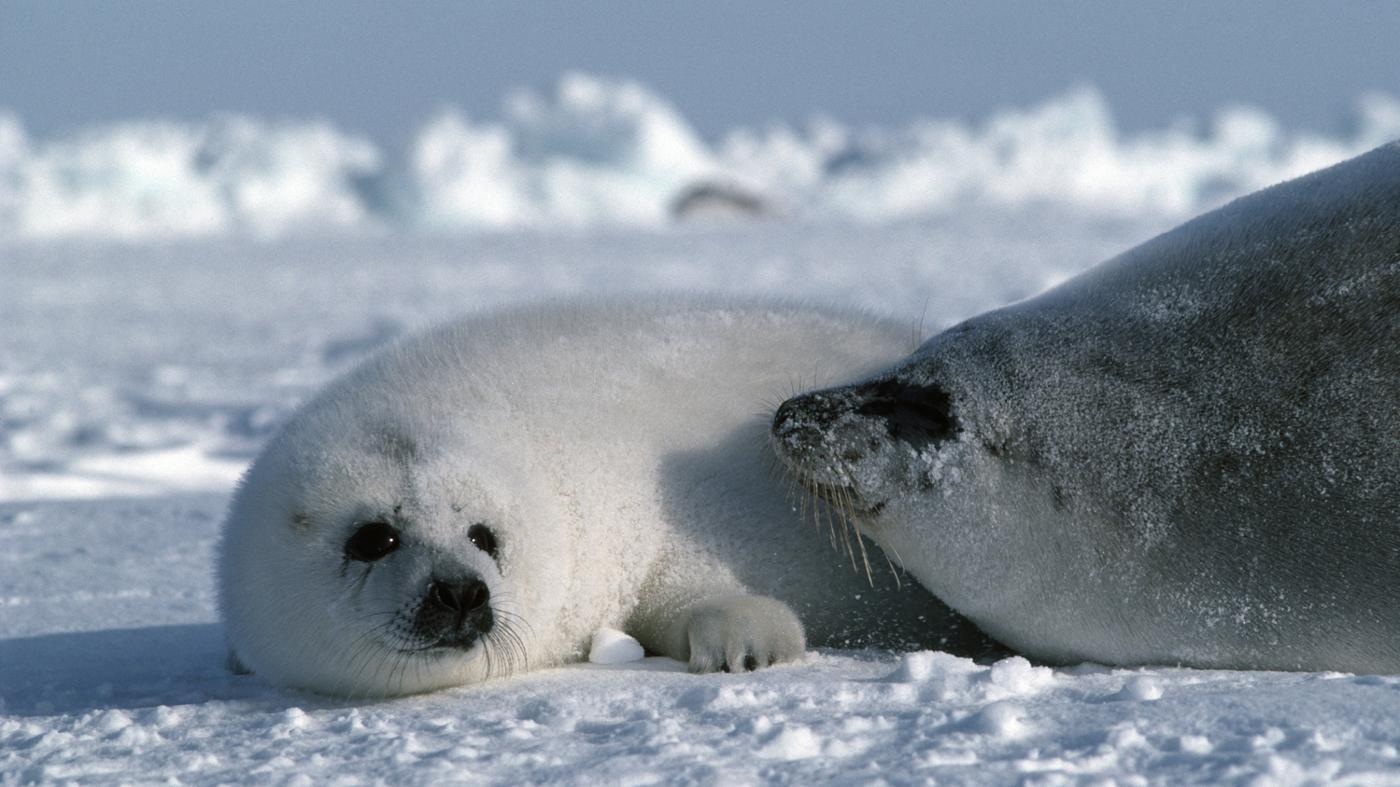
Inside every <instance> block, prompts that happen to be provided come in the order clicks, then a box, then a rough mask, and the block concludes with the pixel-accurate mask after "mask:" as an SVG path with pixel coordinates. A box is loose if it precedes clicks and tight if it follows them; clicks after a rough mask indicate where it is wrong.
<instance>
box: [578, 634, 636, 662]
mask: <svg viewBox="0 0 1400 787" xmlns="http://www.w3.org/2000/svg"><path fill="white" fill-rule="evenodd" d="M645 655H646V651H644V650H643V649H642V643H640V642H638V641H637V640H635V639H633V638H632V637H630V636H628V635H626V634H624V633H622V632H621V631H618V630H617V629H610V628H601V629H598V630H597V631H595V632H593V644H592V645H591V646H590V647H589V648H588V660H589V661H590V662H592V663H594V664H626V663H627V662H629V661H641V660H642V657H643V656H645Z"/></svg>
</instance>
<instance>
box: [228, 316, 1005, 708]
mask: <svg viewBox="0 0 1400 787" xmlns="http://www.w3.org/2000/svg"><path fill="white" fill-rule="evenodd" d="M909 347H910V337H909V332H908V330H907V326H905V325H901V324H895V323H892V322H889V321H883V320H878V319H873V318H871V317H868V316H865V315H861V314H854V313H850V312H843V311H840V310H835V309H829V308H818V307H807V306H799V305H795V304H785V303H774V302H768V301H724V300H715V299H705V298H682V297H665V298H653V299H649V300H641V299H631V300H610V301H594V302H583V301H574V302H555V303H546V304H543V305H537V306H530V307H522V308H515V309H506V310H502V311H496V312H490V313H486V314H480V315H475V316H471V317H467V318H466V319H463V320H461V321H459V322H456V323H452V324H449V325H447V326H445V327H442V328H439V329H437V330H435V331H431V332H429V333H427V334H425V335H422V336H419V337H417V338H414V339H411V340H408V341H406V342H404V343H401V344H399V345H398V346H395V347H393V348H391V349H389V350H388V351H386V352H384V353H382V354H380V355H378V356H376V357H374V358H372V359H370V360H369V361H367V362H366V363H365V364H364V365H362V366H361V367H359V368H358V369H356V370H355V371H353V372H351V373H350V374H349V375H348V376H346V377H345V378H343V379H341V380H339V381H338V382H335V383H333V384H332V385H331V386H330V387H329V388H327V390H325V391H324V392H323V393H321V394H320V395H319V396H317V397H316V398H315V399H313V400H312V401H311V402H309V403H308V404H307V405H305V406H304V407H303V408H302V409H301V410H300V411H299V412H298V413H296V414H295V415H294V416H293V417H292V418H291V419H290V421H289V422H288V423H287V424H286V425H285V426H284V427H283V428H282V430H281V432H280V433H279V434H278V435H276V436H275V437H274V438H273V439H272V440H271V441H270V443H269V444H268V446H267V447H266V448H265V449H264V451H263V452H262V454H261V455H260V456H259V457H258V458H257V460H256V461H255V462H254V464H253V465H252V467H251V468H250V469H249V470H248V472H247V474H246V475H245V477H244V478H243V480H242V482H241V484H240V486H239V488H238V490H237V492H236V493H235V496H234V498H233V500H232V503H231V505H230V509H229V513H228V517H227V520H226V522H225V525H224V530H223V538H222V542H221V545H220V556H219V577H218V581H219V602H220V610H221V614H222V617H223V620H224V624H225V628H226V631H227V636H228V640H229V643H230V646H231V649H232V654H233V656H234V660H235V662H236V664H241V665H243V666H246V667H247V668H250V669H251V670H252V671H253V672H255V673H258V674H260V675H262V676H263V677H265V678H266V679H268V680H270V681H272V682H274V683H277V684H280V685H284V686H292V687H300V688H306V689H312V690H315V691H320V692H324V693H330V694H338V695H351V696H384V695H396V694H407V693H413V692H420V691H427V690H430V689H436V688H440V687H445V686H453V685H459V684H464V683H470V682H474V681H479V680H482V679H484V678H486V677H488V676H491V675H499V674H503V673H506V672H510V671H512V670H519V669H522V668H525V667H541V666H548V665H552V664H558V663H560V662H564V661H568V660H571V659H577V658H581V657H583V656H584V655H585V654H586V653H587V647H588V642H589V638H590V636H591V634H592V633H593V632H594V631H595V630H597V629H599V628H600V627H604V626H608V627H615V628H621V629H623V630H625V631H627V632H628V633H630V634H632V635H634V636H636V637H637V639H638V640H640V642H641V643H642V644H643V645H644V646H645V647H646V648H647V649H648V650H650V651H653V652H655V653H660V654H664V655H668V656H672V657H674V658H677V659H680V660H682V661H687V662H689V664H690V665H691V667H692V668H693V669H695V670H697V671H706V670H715V669H749V668H754V667H761V666H764V665H766V664H768V663H770V662H773V661H781V660H786V659H792V658H795V657H797V656H798V655H800V654H801V653H802V652H803V648H804V647H805V643H806V641H810V642H812V643H814V644H820V645H849V646H864V645H872V646H874V645H883V646H899V645H903V644H916V643H922V644H939V643H940V642H941V641H942V640H944V639H946V638H948V637H954V638H957V637H964V638H966V641H967V642H969V643H970V645H971V646H972V647H977V646H978V645H977V643H979V642H981V640H980V639H978V637H979V635H977V634H976V633H975V632H970V633H969V631H968V629H963V628H959V625H960V624H959V623H958V622H957V621H956V620H954V619H953V618H952V617H951V613H949V612H948V610H947V609H946V608H944V607H940V606H939V605H938V602H936V600H935V599H933V597H932V596H930V595H929V594H928V593H927V592H926V591H924V590H923V589H922V588H919V587H918V586H917V584H916V583H913V582H909V581H905V582H903V583H902V587H901V586H900V585H899V584H898V583H897V582H896V581H895V578H894V577H893V576H892V575H891V574H890V573H889V572H882V571H875V572H874V573H873V576H874V580H875V584H874V586H872V585H871V584H869V581H868V580H867V577H866V574H865V573H864V572H861V573H857V572H856V571H853V570H852V568H851V565H850V561H851V560H852V557H853V556H859V554H860V553H859V551H858V550H856V549H854V548H853V549H852V550H851V553H850V554H849V555H842V554H837V553H836V552H834V551H833V550H832V549H831V546H830V544H829V543H828V537H827V536H825V535H823V534H821V533H818V532H816V531H814V530H813V529H812V528H810V527H808V526H806V525H804V524H803V522H802V520H801V517H800V516H799V513H798V511H797V510H796V509H795V508H794V505H793V503H792V502H790V499H789V495H788V494H787V493H788V482H787V481H786V480H785V479H784V478H783V477H781V475H779V474H775V473H774V472H773V468H772V456H771V454H770V453H769V452H768V451H767V447H766V441H767V436H766V435H767V416H766V415H765V413H766V411H767V410H769V409H771V407H772V406H773V405H774V404H776V403H777V402H778V401H779V400H780V399H781V398H782V397H783V396H786V395H789V394H791V393H792V391H794V390H798V388H797V387H796V386H798V385H799V383H811V382H812V381H814V380H820V381H826V382H828V383H835V382H839V381H842V380H852V379H857V378H858V377H859V376H860V375H862V374H865V373H868V372H869V371H872V370H873V369H874V368H875V367H876V366H877V365H878V364H887V363H890V362H892V361H893V360H895V359H897V358H898V357H899V356H900V355H902V354H903V353H905V352H907V351H908V350H909ZM875 559H878V560H879V561H883V560H884V559H883V558H882V557H878V556H875ZM879 568H883V563H882V564H881V565H880V566H879ZM804 632H805V639H804Z"/></svg>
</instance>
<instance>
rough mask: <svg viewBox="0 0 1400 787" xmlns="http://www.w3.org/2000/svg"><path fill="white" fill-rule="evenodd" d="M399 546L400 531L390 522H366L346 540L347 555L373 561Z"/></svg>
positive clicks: (363, 560) (353, 558) (369, 561)
mask: <svg viewBox="0 0 1400 787" xmlns="http://www.w3.org/2000/svg"><path fill="white" fill-rule="evenodd" d="M398 548H399V531H398V530H397V529H396V528H395V527H394V526H393V525H391V524H389V523H388V522H365V523H364V524H362V525H360V526H359V527H357V528H355V532H354V533H353V534H351V536H350V538H349V539H348V540H347V541H346V542H345V556H346V557H347V558H349V559H351V560H359V561H362V562H365V563H373V562H374V561H376V560H379V559H380V558H382V557H384V556H385V555H387V554H389V553H390V552H393V551H394V550H395V549H398Z"/></svg>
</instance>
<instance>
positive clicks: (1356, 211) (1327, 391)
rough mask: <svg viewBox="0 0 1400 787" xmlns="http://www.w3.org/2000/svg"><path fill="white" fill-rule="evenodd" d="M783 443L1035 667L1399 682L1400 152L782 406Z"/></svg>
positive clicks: (1312, 182) (818, 480)
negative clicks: (1339, 675) (1074, 665)
mask: <svg viewBox="0 0 1400 787" xmlns="http://www.w3.org/2000/svg"><path fill="white" fill-rule="evenodd" d="M771 434H772V438H773V443H774V445H775V447H776V449H777V451H778V453H779V454H780V456H781V457H782V459H783V461H784V463H785V464H786V465H787V466H788V467H789V468H790V469H791V470H793V471H794V472H795V473H796V474H797V475H798V476H799V477H800V478H801V479H803V481H804V482H805V483H806V484H807V485H808V486H809V487H810V488H812V489H813V490H814V491H815V492H816V493H817V494H818V495H819V496H821V497H824V498H826V499H828V500H829V501H832V503H833V504H836V506H837V507H838V508H840V509H841V510H842V511H844V512H845V513H846V514H847V515H849V516H850V517H851V518H852V519H854V520H855V521H856V522H857V524H858V525H859V527H860V528H861V529H862V530H863V531H864V532H865V533H867V534H869V535H870V536H872V537H873V538H874V540H875V541H876V542H878V543H879V544H880V545H881V546H883V547H884V548H885V550H886V552H887V553H888V554H890V555H892V556H894V557H895V558H896V559H897V560H898V561H899V563H900V564H901V565H902V566H903V567H904V568H905V569H907V570H908V571H909V572H910V573H912V574H913V575H914V576H915V577H916V578H917V579H918V580H919V581H920V582H922V583H923V584H924V585H925V586H926V587H928V588H929V589H930V590H932V591H933V592H934V593H935V594H936V595H937V596H939V597H940V598H941V599H943V600H944V601H946V602H947V603H948V604H949V605H951V606H952V607H953V608H955V609H957V610H958V611H960V612H962V613H963V614H965V615H967V616H968V617H969V618H971V619H972V620H973V621H974V622H976V623H977V624H979V625H980V626H982V627H983V629H984V630H985V631H987V633H988V634H990V635H992V636H994V637H996V638H998V639H1000V640H1001V641H1003V642H1005V643H1006V644H1007V645H1009V646H1011V647H1013V648H1015V649H1017V650H1019V651H1021V652H1023V653H1026V654H1028V655H1030V656H1033V657H1039V658H1042V659H1045V660H1049V661H1057V662H1072V661H1078V660H1094V661H1099V662H1106V663H1111V664H1125V665H1131V664H1152V663H1159V664H1160V663H1173V664H1185V665H1193V666H1199V667H1226V668H1263V669H1306V670H1343V671H1353V672H1385V673H1394V672H1400V143H1396V144H1390V145H1386V146H1384V147H1382V148H1379V149H1377V150H1374V151H1372V152H1370V153H1368V154H1365V155H1363V156H1360V157H1358V158H1356V159H1353V160H1350V161H1347V162H1344V163H1341V164H1338V165H1336V166H1334V167H1331V168H1329V169H1325V170H1322V171H1319V172H1316V173H1313V174H1311V175H1307V176H1305V177H1301V178H1298V179H1296V180H1293V181H1290V182H1287V183H1283V184H1281V185H1277V186H1274V187H1272V188H1268V189H1265V190H1263V191H1260V192H1258V193H1255V194H1252V195H1250V196H1247V197H1244V198H1242V199H1239V200H1237V201H1235V202H1233V203H1231V204H1229V205H1227V206H1225V207H1223V208H1220V209H1218V210H1215V211H1213V212H1210V213H1207V214H1205V215H1203V216H1200V217H1199V218H1196V219H1194V220H1192V221H1190V222H1187V223H1186V224H1184V225H1182V226H1181V227H1178V228H1177V229H1175V230H1172V231H1170V232H1167V233H1165V234H1163V235H1161V236H1159V237H1157V238H1155V239H1153V240H1150V241H1148V242H1147V243H1144V244H1143V245H1141V246H1138V247H1137V248H1134V249H1132V250H1130V251H1128V252H1126V253H1124V254H1123V255H1121V256H1119V257H1116V258H1114V259H1112V260H1109V261H1108V262H1106V263H1103V264H1102V265H1099V266H1098V267H1096V268H1093V269H1091V270H1089V271H1087V272H1086V273H1084V274H1083V275H1081V276H1079V277H1077V278H1075V279H1072V280H1070V281H1068V282H1066V283H1065V284H1063V285H1062V286H1059V287H1056V288H1054V289H1052V290H1050V291H1048V292H1046V293H1044V294H1043V295H1040V296H1039V297H1036V298H1032V299H1030V300H1027V301H1024V302H1021V303H1018V304H1014V305H1011V306H1008V307H1006V308H1002V309H997V310H995V311H992V312H989V313H986V314H983V315H981V316H979V317H975V318H973V319H970V320H968V321H966V322H964V323H962V324H959V325H956V326H954V327H952V328H950V329H948V330H947V331H945V332H943V333H941V334H940V335H937V336H934V337H933V338H931V339H929V340H928V341H927V342H926V343H925V344H924V345H923V346H922V347H921V348H920V349H918V350H917V351H916V352H915V353H914V354H913V355H911V356H909V357H908V358H907V359H905V360H904V361H902V362H900V363H898V364H897V365H895V366H894V367H893V368H891V369H890V370H888V371H884V372H881V373H878V374H876V375H873V376H871V377H870V378H868V379H867V380H866V381H863V382H860V383H857V384H853V385H848V386H844V387H835V388H829V389H826V390H818V391H814V392H811V393H806V394H803V395H800V396H797V397H795V398H792V399H790V400H789V401H787V402H785V403H783V404H782V405H781V406H780V407H779V408H778V410H777V412H776V415H775V417H774V420H773V423H772V432H771Z"/></svg>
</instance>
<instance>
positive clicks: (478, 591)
mask: <svg viewBox="0 0 1400 787" xmlns="http://www.w3.org/2000/svg"><path fill="white" fill-rule="evenodd" d="M490 600H491V589H490V588H488V587H486V583H485V582H482V581H481V580H480V579H478V578H476V577H472V578H471V579H467V580H463V581H457V582H448V581H445V580H441V579H439V580H436V581H434V582H433V584H432V586H431V587H429V588H428V601H429V602H430V603H432V604H434V605H436V606H439V607H441V608H443V609H445V610H447V611H449V612H455V613H458V614H461V613H464V612H472V611H474V610H478V609H481V608H482V607H483V606H485V605H486V602H488V601H490Z"/></svg>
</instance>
